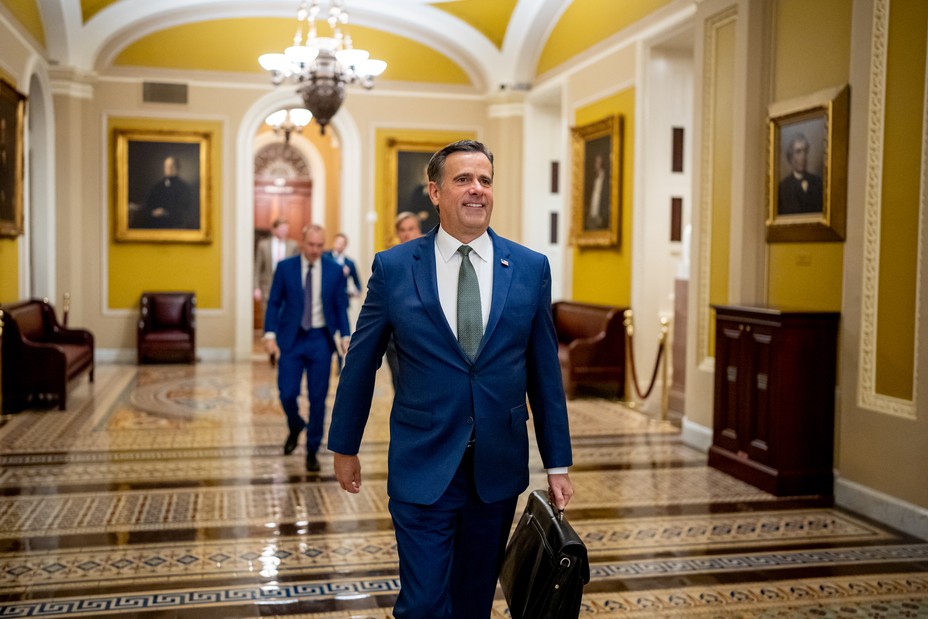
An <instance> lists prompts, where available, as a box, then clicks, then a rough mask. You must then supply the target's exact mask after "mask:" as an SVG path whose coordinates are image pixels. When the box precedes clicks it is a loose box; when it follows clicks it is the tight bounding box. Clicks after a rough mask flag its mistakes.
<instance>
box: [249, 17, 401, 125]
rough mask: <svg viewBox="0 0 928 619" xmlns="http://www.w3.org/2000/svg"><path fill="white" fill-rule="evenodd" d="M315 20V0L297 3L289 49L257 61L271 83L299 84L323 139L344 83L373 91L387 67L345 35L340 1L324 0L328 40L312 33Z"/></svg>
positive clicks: (344, 21) (305, 102)
mask: <svg viewBox="0 0 928 619" xmlns="http://www.w3.org/2000/svg"><path fill="white" fill-rule="evenodd" d="M318 16H319V0H312V2H306V0H303V1H302V2H300V8H299V10H298V11H297V13H296V19H297V27H296V34H295V35H294V37H293V45H291V46H290V47H288V48H287V49H285V50H284V53H282V54H262V55H261V56H260V57H259V58H258V62H259V63H260V64H261V66H262V67H263V68H264V69H265V70H266V71H269V72H270V74H271V83H273V84H274V85H278V84H281V83H283V82H284V81H286V80H289V81H291V82H295V83H297V84H299V86H298V87H297V89H296V91H297V93H299V94H300V96H301V97H302V98H303V104H304V105H305V106H306V108H307V109H308V110H309V111H310V112H311V113H312V115H313V116H314V117H315V118H316V122H318V123H319V131H320V133H321V134H322V135H325V126H326V125H327V124H329V121H330V120H331V119H332V117H333V116H334V115H335V113H336V112H337V111H338V108H340V107H341V105H342V102H343V101H344V100H345V85H346V84H360V85H361V86H363V87H364V88H368V89H369V88H372V87H373V86H374V78H375V77H376V76H378V75H380V74H381V73H383V72H384V69H386V68H387V63H386V62H384V61H383V60H374V59H372V58H371V57H370V54H369V53H368V52H366V51H365V50H363V49H356V48H355V47H354V45H353V44H352V41H351V35H350V34H348V33H347V31H346V26H347V25H348V12H347V11H345V0H331V1H330V2H329V14H328V17H327V18H326V22H328V24H329V27H330V28H331V29H332V36H331V37H320V36H318V35H317V33H316V19H317V17H318Z"/></svg>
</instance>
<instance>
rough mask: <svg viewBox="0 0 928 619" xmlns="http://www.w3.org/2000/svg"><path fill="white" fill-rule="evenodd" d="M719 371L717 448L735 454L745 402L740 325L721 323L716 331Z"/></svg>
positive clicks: (717, 367) (717, 370)
mask: <svg viewBox="0 0 928 619" xmlns="http://www.w3.org/2000/svg"><path fill="white" fill-rule="evenodd" d="M716 334H717V335H716V346H715V371H716V372H721V378H719V379H717V380H716V381H715V388H716V394H715V406H716V408H715V420H714V421H715V428H714V432H715V437H714V442H715V444H716V445H718V446H719V447H721V448H723V449H727V450H729V451H731V452H733V453H737V452H739V451H741V448H740V446H739V443H740V441H741V438H740V437H741V431H742V428H741V427H740V423H741V422H740V421H739V419H740V417H741V415H740V414H739V408H740V406H741V404H740V402H741V400H742V397H743V396H741V394H740V391H741V388H740V387H739V384H740V382H739V381H740V375H741V373H742V371H743V368H742V367H741V365H742V362H743V356H744V355H742V354H741V346H742V340H743V337H742V336H743V330H742V329H739V325H737V324H735V323H732V322H726V321H719V323H718V326H717V330H716Z"/></svg>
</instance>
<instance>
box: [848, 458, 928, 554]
mask: <svg viewBox="0 0 928 619" xmlns="http://www.w3.org/2000/svg"><path fill="white" fill-rule="evenodd" d="M835 504H836V505H839V506H841V507H844V508H846V509H850V510H852V511H855V512H857V513H859V514H863V515H864V516H867V517H868V518H873V519H874V520H877V521H879V522H882V523H884V524H886V525H889V526H891V527H894V528H896V529H899V530H900V531H905V532H906V533H908V534H909V535H914V536H915V537H919V538H921V539H923V540H928V509H925V508H924V507H919V506H918V505H913V504H912V503H907V502H906V501H902V500H900V499H897V498H895V497H892V496H889V495H888V494H884V493H882V492H880V491H878V490H874V489H872V488H868V487H867V486H862V485H860V484H858V483H855V482H853V481H850V480H847V479H842V478H841V476H840V475H837V474H836V476H835Z"/></svg>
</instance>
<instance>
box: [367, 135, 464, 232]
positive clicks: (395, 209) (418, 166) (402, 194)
mask: <svg viewBox="0 0 928 619" xmlns="http://www.w3.org/2000/svg"><path fill="white" fill-rule="evenodd" d="M447 145H448V142H447V141H429V140H396V139H393V138H390V139H388V140H387V143H386V156H387V161H386V186H385V188H384V192H385V193H384V198H385V200H384V202H385V205H384V212H383V221H384V225H383V228H382V229H383V237H382V239H381V242H382V245H381V246H380V249H384V248H387V247H391V246H392V245H394V244H395V243H396V238H395V235H394V229H393V222H394V220H395V219H396V216H397V215H398V214H399V213H401V212H403V211H410V212H412V213H415V214H416V215H417V216H418V217H419V226H420V227H421V228H422V232H423V234H424V233H426V232H428V231H429V230H431V229H432V228H433V227H435V226H437V225H438V211H437V210H435V207H434V206H433V205H432V201H431V199H430V198H429V195H428V186H429V184H428V177H427V176H426V168H427V166H428V163H429V160H430V159H431V158H432V155H433V154H435V153H436V152H437V151H439V150H441V149H442V148H444V147H445V146H447Z"/></svg>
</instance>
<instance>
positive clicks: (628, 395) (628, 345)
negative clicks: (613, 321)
mask: <svg viewBox="0 0 928 619" xmlns="http://www.w3.org/2000/svg"><path fill="white" fill-rule="evenodd" d="M622 315H623V316H624V320H623V321H622V324H623V325H624V326H625V390H624V391H625V392H624V393H623V394H622V404H624V405H625V406H627V407H629V408H635V407H636V406H637V405H638V403H637V402H636V401H635V393H634V389H635V387H634V383H633V381H634V378H633V377H632V363H633V361H632V336H633V335H634V334H635V325H634V320H633V315H632V310H630V309H627V310H625V312H624V313H623V314H622Z"/></svg>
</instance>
